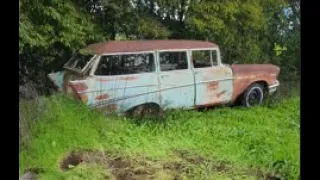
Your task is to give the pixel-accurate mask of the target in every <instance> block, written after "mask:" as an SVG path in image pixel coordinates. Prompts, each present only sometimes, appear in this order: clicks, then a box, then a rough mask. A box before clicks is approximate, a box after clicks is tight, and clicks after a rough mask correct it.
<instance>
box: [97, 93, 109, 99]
mask: <svg viewBox="0 0 320 180" xmlns="http://www.w3.org/2000/svg"><path fill="white" fill-rule="evenodd" d="M108 98H109V95H108V94H101V95H98V96H96V100H98V101H100V100H104V99H108Z"/></svg>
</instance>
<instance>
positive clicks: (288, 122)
mask: <svg viewBox="0 0 320 180" xmlns="http://www.w3.org/2000/svg"><path fill="white" fill-rule="evenodd" d="M43 103H44V104H45V105H46V106H45V108H44V109H43V110H42V113H43V114H42V116H41V117H39V121H38V122H37V123H36V124H34V125H32V128H31V129H32V132H31V133H32V137H33V139H32V141H30V143H29V145H28V147H29V148H26V149H22V150H21V151H20V154H19V160H20V164H19V170H20V172H23V170H25V169H27V168H32V167H38V168H43V169H44V172H45V173H44V174H42V176H41V177H42V179H62V178H66V177H68V176H69V175H70V174H68V173H65V172H62V171H61V170H60V169H59V163H60V161H61V159H62V158H63V157H64V156H65V155H66V154H67V153H68V152H70V151H72V150H75V149H98V150H110V151H113V152H117V154H119V155H124V156H130V157H137V156H144V157H148V158H150V159H154V160H164V161H169V160H170V159H171V158H172V157H173V156H174V155H175V152H176V151H177V150H179V151H181V150H183V151H187V152H190V153H191V154H197V155H199V156H203V157H205V158H207V159H211V160H217V161H219V162H220V161H227V162H230V164H232V166H234V167H250V166H253V167H262V168H264V169H266V171H272V172H277V173H279V174H281V175H282V176H283V177H286V178H287V179H296V178H297V177H298V174H299V152H300V149H299V132H300V126H299V124H300V123H299V122H300V116H299V115H300V108H299V104H300V99H299V96H296V95H293V96H291V97H288V98H286V99H283V100H280V101H278V102H277V103H272V104H270V103H269V104H266V105H264V106H260V107H254V108H250V109H246V108H241V107H235V108H230V107H226V108H216V109H214V110H208V111H203V112H198V111H194V110H192V111H171V112H168V113H167V117H166V119H165V120H162V121H161V122H159V121H158V122H157V121H152V120H150V121H144V122H141V121H139V122H138V121H136V120H132V119H127V118H124V117H121V116H120V117H117V116H108V117H106V116H104V115H102V114H100V113H98V112H95V111H92V110H89V109H88V108H87V107H86V106H83V105H81V104H78V103H76V102H74V101H73V100H71V99H69V98H67V97H64V96H63V95H55V96H51V97H47V98H44V99H43ZM30 106H31V105H30ZM30 106H28V105H26V106H21V107H20V108H21V109H25V108H28V107H30ZM84 172H86V173H87V171H84ZM77 173H79V172H77ZM204 175H205V176H206V177H207V176H208V177H213V178H217V177H219V178H222V176H223V177H225V178H226V177H230V176H231V177H232V175H227V174H215V172H211V171H208V172H207V171H206V172H205V173H203V172H201V173H200V172H199V173H195V175H194V178H196V179H203V177H204ZM70 176H71V175H70ZM88 179H90V178H88ZM97 179H99V178H97ZM209 179H210V178H209Z"/></svg>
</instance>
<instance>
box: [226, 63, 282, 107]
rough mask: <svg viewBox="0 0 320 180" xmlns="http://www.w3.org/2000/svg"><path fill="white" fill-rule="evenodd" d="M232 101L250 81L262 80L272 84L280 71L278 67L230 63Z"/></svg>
mask: <svg viewBox="0 0 320 180" xmlns="http://www.w3.org/2000/svg"><path fill="white" fill-rule="evenodd" d="M231 68H232V71H233V79H234V81H233V93H232V101H233V102H234V101H235V100H236V99H237V98H238V97H239V95H241V94H242V93H243V92H244V91H245V89H246V88H247V87H248V86H249V85H250V84H252V83H254V82H257V81H264V82H266V83H267V84H272V82H275V81H276V79H277V76H278V75H279V73H280V68H279V67H277V66H275V65H271V64H251V65H232V66H231Z"/></svg>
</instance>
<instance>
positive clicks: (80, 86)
mask: <svg viewBox="0 0 320 180" xmlns="http://www.w3.org/2000/svg"><path fill="white" fill-rule="evenodd" d="M72 86H73V88H74V89H75V90H76V91H77V92H82V91H85V90H87V89H88V86H87V85H86V84H85V83H83V82H78V83H73V84H72Z"/></svg>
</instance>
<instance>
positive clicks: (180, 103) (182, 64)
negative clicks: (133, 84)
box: [157, 50, 195, 109]
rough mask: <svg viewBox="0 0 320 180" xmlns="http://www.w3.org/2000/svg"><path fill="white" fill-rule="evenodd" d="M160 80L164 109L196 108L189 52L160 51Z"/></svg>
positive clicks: (158, 54)
mask: <svg viewBox="0 0 320 180" xmlns="http://www.w3.org/2000/svg"><path fill="white" fill-rule="evenodd" d="M157 57H158V63H159V68H158V71H159V72H158V79H159V84H160V99H161V105H162V108H163V109H168V108H184V109H186V108H190V107H193V106H194V97H195V89H194V76H193V72H192V70H191V68H190V61H189V60H188V52H187V51H186V50H181V51H159V52H157Z"/></svg>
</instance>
